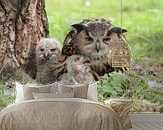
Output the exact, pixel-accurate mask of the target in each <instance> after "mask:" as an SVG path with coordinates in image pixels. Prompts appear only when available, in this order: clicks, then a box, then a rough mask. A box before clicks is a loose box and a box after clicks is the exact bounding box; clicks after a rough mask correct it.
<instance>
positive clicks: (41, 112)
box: [0, 98, 125, 130]
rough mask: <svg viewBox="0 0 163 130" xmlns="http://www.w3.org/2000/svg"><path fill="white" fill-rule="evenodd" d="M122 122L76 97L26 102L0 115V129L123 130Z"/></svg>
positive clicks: (8, 108)
mask: <svg viewBox="0 0 163 130" xmlns="http://www.w3.org/2000/svg"><path fill="white" fill-rule="evenodd" d="M124 129H125V128H124V125H123V122H122V119H121V118H120V117H119V116H118V115H117V113H115V112H114V111H113V110H111V109H109V108H107V107H105V106H103V105H100V104H99V103H97V102H94V101H90V100H86V99H80V98H46V99H35V100H27V101H23V102H21V103H15V104H13V105H11V106H8V107H7V108H5V109H4V110H3V111H1V112H0V130H124Z"/></svg>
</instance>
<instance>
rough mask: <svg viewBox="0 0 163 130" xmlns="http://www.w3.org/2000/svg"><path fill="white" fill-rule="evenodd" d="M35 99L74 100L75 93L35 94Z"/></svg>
mask: <svg viewBox="0 0 163 130" xmlns="http://www.w3.org/2000/svg"><path fill="white" fill-rule="evenodd" d="M33 97H34V99H40V98H74V93H56V94H51V93H33Z"/></svg>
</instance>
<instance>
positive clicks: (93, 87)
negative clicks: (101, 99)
mask: <svg viewBox="0 0 163 130" xmlns="http://www.w3.org/2000/svg"><path fill="white" fill-rule="evenodd" d="M87 99H89V100H92V101H95V102H97V101H98V93H97V83H92V84H89V87H88V93H87Z"/></svg>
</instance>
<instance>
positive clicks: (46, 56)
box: [44, 52, 50, 60]
mask: <svg viewBox="0 0 163 130" xmlns="http://www.w3.org/2000/svg"><path fill="white" fill-rule="evenodd" d="M49 56H50V55H49V53H48V52H46V53H45V54H44V57H45V59H46V60H49Z"/></svg>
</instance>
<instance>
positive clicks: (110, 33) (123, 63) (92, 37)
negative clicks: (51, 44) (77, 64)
mask: <svg viewBox="0 0 163 130" xmlns="http://www.w3.org/2000/svg"><path fill="white" fill-rule="evenodd" d="M125 32H127V30H125V29H122V28H120V27H116V26H113V25H112V24H111V22H110V21H108V20H105V19H93V18H92V19H84V20H83V21H82V22H80V23H78V24H74V25H72V29H71V30H70V32H69V33H68V34H67V37H66V39H65V40H64V44H63V48H62V55H63V56H65V57H69V56H71V55H83V56H85V57H88V58H89V59H90V63H91V69H92V70H93V71H94V72H96V74H98V75H99V76H102V75H104V74H106V73H110V72H112V71H122V72H124V71H127V70H128V69H129V68H130V63H131V54H130V49H129V47H128V43H127V41H126V38H125V36H124V34H123V33H125Z"/></svg>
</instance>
